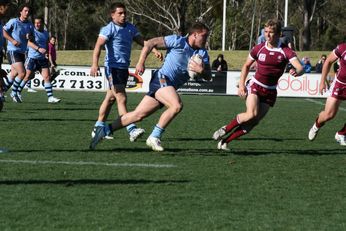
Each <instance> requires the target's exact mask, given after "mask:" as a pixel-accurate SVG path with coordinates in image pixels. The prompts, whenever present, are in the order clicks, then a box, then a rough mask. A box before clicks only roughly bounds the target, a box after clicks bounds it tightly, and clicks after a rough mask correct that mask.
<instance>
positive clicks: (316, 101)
mask: <svg viewBox="0 0 346 231" xmlns="http://www.w3.org/2000/svg"><path fill="white" fill-rule="evenodd" d="M305 100H306V101H309V102H312V103H315V104H318V105H322V106H324V105H325V103H322V102H321V101H318V100H315V99H305ZM339 111H346V108H343V107H339Z"/></svg>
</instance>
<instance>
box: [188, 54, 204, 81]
mask: <svg viewBox="0 0 346 231" xmlns="http://www.w3.org/2000/svg"><path fill="white" fill-rule="evenodd" d="M192 61H194V62H196V63H198V64H201V63H202V62H203V60H202V56H200V55H198V54H196V55H193V56H191V58H190V60H189V64H190V62H192ZM188 66H189V65H188ZM188 71H189V76H190V79H195V78H196V76H197V73H196V72H194V71H192V70H190V69H189V68H188Z"/></svg>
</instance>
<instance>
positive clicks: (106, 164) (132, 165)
mask: <svg viewBox="0 0 346 231" xmlns="http://www.w3.org/2000/svg"><path fill="white" fill-rule="evenodd" d="M0 163H14V164H34V165H36V164H65V165H79V166H83V165H93V166H109V167H140V168H175V167H177V166H176V165H173V164H141V163H102V162H84V161H78V162H73V161H72V162H71V161H50V160H1V159H0Z"/></svg>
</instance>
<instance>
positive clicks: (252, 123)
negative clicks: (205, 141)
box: [217, 103, 271, 150]
mask: <svg viewBox="0 0 346 231" xmlns="http://www.w3.org/2000/svg"><path fill="white" fill-rule="evenodd" d="M270 107H271V106H270V105H269V104H267V103H259V105H258V111H257V112H256V116H255V117H254V118H252V119H251V120H248V121H246V122H242V123H241V124H240V125H239V126H238V127H237V128H236V129H235V130H234V131H233V132H232V133H231V134H230V135H229V136H227V137H226V138H223V139H222V140H220V142H219V143H218V145H217V148H218V149H222V150H229V149H228V148H227V144H228V143H230V142H231V141H233V140H235V139H238V138H239V137H241V136H243V135H246V134H248V133H249V132H250V131H251V130H252V129H253V128H254V127H256V126H257V125H258V124H259V122H260V121H261V120H262V119H263V118H264V117H265V115H266V114H267V113H268V111H269V109H270Z"/></svg>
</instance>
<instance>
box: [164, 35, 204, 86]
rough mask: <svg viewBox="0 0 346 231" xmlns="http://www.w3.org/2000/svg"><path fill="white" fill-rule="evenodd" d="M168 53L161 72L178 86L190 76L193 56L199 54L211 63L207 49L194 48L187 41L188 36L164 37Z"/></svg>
mask: <svg viewBox="0 0 346 231" xmlns="http://www.w3.org/2000/svg"><path fill="white" fill-rule="evenodd" d="M164 40H165V44H166V48H167V53H166V57H165V61H164V63H163V65H162V67H161V68H160V70H159V73H161V74H162V75H164V76H166V77H167V78H168V79H169V80H170V81H171V82H172V83H173V84H174V86H175V87H176V88H177V87H179V86H181V85H183V84H184V83H186V82H187V80H188V79H189V78H190V77H189V73H188V63H189V60H190V58H191V56H193V55H195V54H199V55H200V56H202V59H203V63H204V64H209V55H208V52H207V50H206V49H204V48H203V49H197V50H195V49H193V48H192V47H191V46H190V45H189V44H188V42H187V37H182V36H177V35H169V36H166V37H164Z"/></svg>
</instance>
